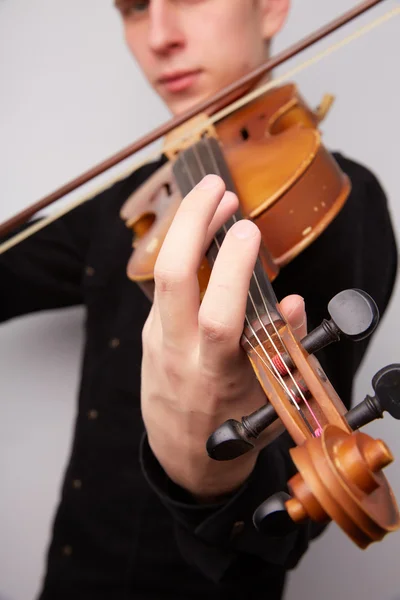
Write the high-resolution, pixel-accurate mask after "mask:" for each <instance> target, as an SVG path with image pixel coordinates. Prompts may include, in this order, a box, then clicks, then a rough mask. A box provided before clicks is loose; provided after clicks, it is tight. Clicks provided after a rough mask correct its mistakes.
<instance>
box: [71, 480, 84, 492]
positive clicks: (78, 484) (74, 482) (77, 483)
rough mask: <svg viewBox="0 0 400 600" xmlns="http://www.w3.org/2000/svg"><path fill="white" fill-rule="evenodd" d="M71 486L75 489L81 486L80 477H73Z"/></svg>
mask: <svg viewBox="0 0 400 600" xmlns="http://www.w3.org/2000/svg"><path fill="white" fill-rule="evenodd" d="M72 487H74V488H75V489H76V490H80V489H81V487H82V481H81V480H80V479H74V481H73V482H72Z"/></svg>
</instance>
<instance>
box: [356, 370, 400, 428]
mask: <svg viewBox="0 0 400 600" xmlns="http://www.w3.org/2000/svg"><path fill="white" fill-rule="evenodd" d="M372 387H373V389H374V392H375V396H369V395H367V396H366V397H365V399H364V400H363V401H362V402H360V404H357V406H355V407H354V408H352V409H351V410H349V411H348V413H347V414H346V420H347V422H348V424H349V425H350V427H351V428H352V429H353V430H356V429H359V428H360V427H363V426H364V425H367V424H368V423H371V422H372V421H375V419H382V418H383V413H384V412H388V413H389V414H390V415H391V416H392V417H393V418H394V419H399V420H400V364H392V365H388V366H387V367H384V368H383V369H381V370H380V371H378V372H377V373H376V374H375V375H374V377H373V379H372Z"/></svg>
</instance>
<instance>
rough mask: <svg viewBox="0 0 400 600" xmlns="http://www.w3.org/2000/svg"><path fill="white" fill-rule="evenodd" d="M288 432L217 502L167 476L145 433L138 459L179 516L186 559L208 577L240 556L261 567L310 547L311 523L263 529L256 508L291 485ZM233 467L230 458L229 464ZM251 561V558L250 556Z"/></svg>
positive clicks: (288, 563)
mask: <svg viewBox="0 0 400 600" xmlns="http://www.w3.org/2000/svg"><path fill="white" fill-rule="evenodd" d="M292 445H293V443H292V442H291V440H290V438H289V436H288V435H286V434H282V435H281V436H280V437H279V438H278V439H277V440H275V441H274V442H272V444H270V445H269V446H267V447H266V448H264V449H263V450H262V451H261V452H260V454H259V458H258V461H257V463H256V466H255V468H254V470H253V472H252V474H251V476H250V477H249V478H248V480H247V481H246V482H245V483H244V484H243V485H242V486H241V488H240V489H239V490H237V491H236V492H235V493H234V494H233V495H232V496H231V497H230V498H228V499H227V500H225V501H222V502H220V503H216V504H208V505H204V504H197V503H196V501H195V500H194V499H193V497H192V496H191V495H190V494H189V493H188V492H187V491H186V490H184V489H183V488H181V487H179V486H178V485H176V484H175V483H174V482H172V481H171V479H169V477H168V476H167V474H166V473H165V471H164V470H163V468H162V467H161V465H160V463H159V462H158V460H157V459H156V457H155V456H154V454H153V452H152V450H151V448H150V446H149V443H148V439H147V434H146V433H145V434H144V435H143V438H142V440H141V445H140V462H141V467H142V471H143V474H144V476H145V478H146V480H147V482H148V484H149V485H150V487H151V488H152V489H153V491H154V492H155V493H156V494H157V496H158V497H159V498H160V500H161V502H162V503H163V504H164V506H165V507H166V508H167V509H168V511H169V512H170V514H171V515H172V517H173V519H174V520H175V525H176V533H177V541H178V544H179V546H180V549H181V552H182V554H183V556H184V557H185V559H186V560H187V561H188V562H190V563H191V564H193V565H195V566H197V567H198V568H199V569H200V570H201V571H202V572H203V573H204V574H205V575H206V576H207V577H209V578H211V579H213V580H214V581H221V579H222V577H223V576H224V574H226V573H227V572H228V571H229V570H231V569H232V568H233V567H234V568H237V565H238V559H239V558H240V562H242V563H243V564H244V563H245V562H246V561H243V557H244V556H246V560H247V564H249V560H248V559H249V558H251V559H252V560H253V562H254V565H258V566H259V567H260V568H263V569H265V566H266V565H269V566H270V567H273V568H274V570H275V571H276V569H279V568H282V570H286V569H288V568H293V567H294V566H295V565H296V564H297V563H298V560H299V559H300V557H301V556H302V554H303V553H304V552H305V550H306V548H307V547H308V542H309V539H310V537H311V536H312V535H311V531H310V525H309V524H301V525H298V526H297V527H296V529H295V530H294V531H292V532H290V533H288V534H285V535H282V536H280V537H272V536H266V535H263V534H262V533H259V532H258V531H257V529H256V528H255V526H254V524H253V513H254V511H255V510H256V508H257V507H258V506H259V505H260V504H261V503H262V502H263V501H264V500H266V499H267V498H268V497H269V496H271V495H272V494H274V493H275V492H278V491H287V481H288V479H290V477H292V475H293V474H294V473H295V472H296V470H295V467H294V465H293V463H292V461H291V458H290V455H289V448H290V446H292ZM227 468H229V464H227ZM250 562H251V561H250Z"/></svg>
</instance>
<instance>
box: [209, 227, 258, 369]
mask: <svg viewBox="0 0 400 600" xmlns="http://www.w3.org/2000/svg"><path fill="white" fill-rule="evenodd" d="M260 241H261V234H260V231H259V229H258V228H257V227H256V225H254V223H252V222H251V221H248V220H242V221H239V222H238V223H236V224H235V225H233V226H232V227H231V228H230V230H229V231H228V233H227V235H226V238H225V240H224V242H223V244H222V246H221V248H220V251H219V253H218V256H217V259H216V261H215V264H214V267H213V270H212V272H211V277H210V281H209V284H208V287H207V290H206V293H205V296H204V298H203V302H202V305H201V308H200V311H199V333H200V356H201V360H202V364H203V365H204V366H205V367H206V368H208V369H211V370H213V371H215V370H218V369H220V368H223V367H224V366H225V365H226V364H227V363H228V362H229V361H230V360H232V358H233V357H234V356H235V355H238V352H239V349H240V338H241V335H242V333H243V327H244V321H245V313H246V303H247V295H248V289H249V284H250V278H251V276H252V273H253V269H254V265H255V262H256V259H257V255H258V251H259V247H260Z"/></svg>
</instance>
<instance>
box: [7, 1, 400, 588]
mask: <svg viewBox="0 0 400 600" xmlns="http://www.w3.org/2000/svg"><path fill="white" fill-rule="evenodd" d="M116 4H117V8H118V9H119V10H120V12H121V16H122V19H123V23H124V26H125V35H126V40H127V43H128V46H129V47H130V49H131V51H132V53H133V55H134V56H135V58H136V59H137V61H138V63H139V64H140V66H141V68H142V69H143V71H144V73H145V74H146V76H147V78H148V80H149V81H150V83H151V84H152V85H153V87H154V88H155V90H156V92H157V93H159V94H160V95H161V97H162V98H163V99H164V101H165V102H166V103H167V105H168V106H169V108H170V109H171V112H172V113H174V114H179V113H181V112H182V111H183V110H186V109H187V108H189V107H190V106H192V105H193V104H194V103H197V102H199V101H200V100H202V99H203V98H205V97H207V96H208V95H210V94H212V93H214V92H215V91H216V90H217V89H219V88H220V87H222V86H224V85H225V84H227V83H229V82H230V81H232V80H235V79H237V78H238V77H240V76H241V75H243V74H244V73H245V72H247V71H248V70H249V69H252V68H254V67H255V66H257V65H258V64H260V63H261V62H263V61H264V60H265V59H266V58H267V56H268V52H269V45H270V41H271V39H272V38H273V37H274V35H275V34H276V33H277V32H278V31H279V30H280V29H281V27H282V26H283V24H284V21H285V17H286V15H287V12H288V10H289V3H288V0H150V1H149V2H148V1H147V2H146V1H139V0H118V1H117V3H116ZM337 160H338V161H339V163H340V165H341V167H342V168H343V170H345V171H346V172H347V173H348V174H349V176H350V177H351V180H352V184H353V191H352V194H351V197H350V198H349V200H348V201H347V203H346V205H345V207H344V208H343V210H342V211H341V213H340V214H339V216H338V217H337V218H336V219H335V221H334V222H333V223H332V224H331V226H330V227H329V228H328V229H327V230H326V231H325V232H324V233H323V234H322V235H321V236H320V237H319V238H318V240H317V241H316V242H315V243H314V244H312V245H311V246H310V247H309V248H308V249H307V250H306V251H304V252H303V253H302V254H301V255H300V256H299V257H298V258H297V259H296V260H295V261H293V262H292V263H291V264H290V265H289V266H288V267H286V268H285V269H284V271H283V272H282V273H281V274H280V275H279V277H278V278H277V281H276V284H275V286H274V287H275V290H276V292H277V296H278V298H280V299H281V298H284V297H285V296H288V295H289V294H292V293H293V292H296V294H300V296H289V297H287V298H285V300H284V302H283V303H282V305H283V310H284V312H285V314H286V316H287V317H288V319H289V320H290V322H291V324H292V327H293V328H294V329H297V332H298V333H299V335H302V334H304V332H305V312H304V301H303V300H302V297H303V298H304V299H305V300H306V306H307V315H308V320H309V326H310V327H314V326H315V325H317V324H318V323H319V322H320V321H321V320H322V318H324V317H325V316H326V314H325V311H326V304H327V302H328V301H329V299H330V298H331V297H332V296H333V295H334V294H335V293H337V292H338V291H340V290H341V289H344V288H348V287H358V288H362V289H365V290H366V291H367V292H369V293H370V294H371V295H372V296H373V297H374V298H375V300H376V302H377V304H378V306H379V308H380V311H381V314H382V313H383V312H384V310H385V308H386V306H387V303H388V301H389V298H390V295H391V291H392V288H393V282H394V277H395V270H396V248H395V242H394V238H393V232H392V228H391V223H390V218H389V214H388V210H387V206H386V200H385V197H384V194H383V192H382V189H381V188H380V185H379V183H378V182H377V180H376V178H375V177H374V176H373V175H372V174H371V173H370V172H369V171H367V170H366V169H365V168H364V167H361V166H359V165H357V164H356V163H354V162H352V161H350V160H348V159H346V158H344V157H342V156H339V155H337ZM161 163H162V161H160V162H159V163H156V164H152V165H147V166H145V167H143V168H142V169H140V170H139V171H138V172H136V173H134V174H132V175H131V176H130V177H128V178H127V179H125V180H124V181H122V182H119V183H117V184H116V185H114V186H113V187H112V188H110V189H108V190H107V191H105V192H103V193H102V194H101V195H100V196H99V197H97V198H95V199H93V200H92V201H90V202H88V203H87V204H85V205H83V206H82V207H80V208H78V209H76V210H74V211H73V212H72V213H70V214H69V215H66V216H65V217H63V218H62V219H60V220H59V221H58V222H56V223H54V224H52V225H51V226H49V227H48V228H46V229H44V230H43V231H42V232H41V233H39V234H38V235H36V236H34V237H32V238H31V239H30V240H29V241H26V242H24V243H22V244H20V245H19V246H18V247H16V248H14V249H13V250H10V251H9V252H8V253H7V254H5V255H4V256H3V257H1V261H0V275H1V281H2V286H3V288H2V294H1V300H0V303H1V304H0V310H1V312H0V316H1V319H2V320H3V321H5V320H6V319H10V318H12V317H16V316H18V315H21V314H25V313H27V312H33V311H38V310H44V309H50V308H59V307H63V306H70V305H73V304H82V303H83V304H85V306H86V308H87V321H86V343H85V354H84V360H83V366H82V386H81V391H80V396H79V406H78V412H77V419H76V430H75V437H74V444H73V449H72V455H71V459H70V462H69V465H68V468H67V471H66V474H65V480H64V485H63V490H62V499H61V502H60V506H59V508H58V511H57V514H56V518H55V522H54V531H53V538H52V542H51V545H50V548H49V554H48V563H47V572H46V577H45V580H44V582H43V589H42V592H41V595H40V599H41V600H64V599H67V598H68V599H70V598H74V600H87V599H92V598H95V599H96V600H102V599H103V598H104V599H105V598H107V599H109V598H112V599H113V600H114V599H115V600H125V599H128V598H138V599H145V600H153V599H154V600H155V599H157V600H162V599H163V598H174V599H180V598H182V600H183V599H184V600H191V599H197V598H210V599H214V598H215V599H217V598H218V599H221V598H230V599H235V598H242V597H243V596H244V595H245V596H246V597H248V598H251V597H256V594H257V597H258V596H259V593H260V592H259V591H258V588H259V586H260V585H262V586H263V588H264V594H265V596H266V597H267V598H269V600H275V599H278V598H281V597H282V593H283V587H284V580H285V573H286V571H287V570H288V569H291V568H293V567H294V566H295V565H296V564H297V563H298V561H299V560H300V558H301V556H302V554H303V553H304V552H305V550H306V548H307V546H308V543H309V541H310V539H311V538H312V537H313V536H315V535H317V534H318V532H319V531H320V530H319V529H318V528H316V527H311V526H310V525H309V524H306V525H301V526H299V527H297V529H296V530H295V531H294V532H291V533H290V534H285V533H284V532H282V535H281V536H278V537H274V538H272V537H266V536H261V535H260V534H259V533H258V532H257V531H256V530H255V528H254V527H253V525H252V523H251V517H252V514H253V512H254V510H255V508H257V506H258V505H259V504H260V503H261V502H262V501H263V500H264V499H265V498H266V497H267V496H269V495H270V494H272V493H274V492H276V491H281V490H283V489H285V486H286V482H287V480H288V479H289V478H290V477H291V475H292V474H293V473H294V468H293V465H292V463H291V461H290V458H289V453H288V449H289V446H290V440H288V438H287V436H281V437H280V438H278V439H277V440H276V441H275V442H274V443H272V444H271V445H269V446H268V447H267V448H265V449H264V450H262V451H260V452H258V451H257V452H254V453H249V454H247V455H245V456H244V457H243V458H241V459H239V460H238V461H235V462H234V463H229V464H225V463H223V464H221V463H217V462H213V461H211V460H210V459H209V458H208V457H207V455H206V453H205V451H204V443H205V440H206V439H207V437H208V435H209V433H210V432H211V431H213V430H214V429H215V427H216V426H217V425H219V424H220V423H221V422H223V421H224V420H226V419H227V418H230V417H232V416H234V415H239V414H248V413H249V412H251V411H252V410H253V409H254V408H257V407H259V406H261V404H262V403H263V395H262V393H261V391H260V388H259V386H258V383H257V381H256V380H255V378H254V376H253V374H252V371H251V369H250V367H249V364H248V362H247V360H246V359H245V357H244V356H243V354H242V353H241V352H240V350H239V339H240V334H241V331H242V328H243V318H244V303H245V299H246V294H247V286H248V281H249V277H250V273H251V271H252V269H253V266H254V261H255V258H256V255H257V251H258V247H259V241H260V239H259V232H258V230H257V228H256V227H255V226H254V225H253V224H251V223H246V222H239V223H238V224H237V225H235V226H234V227H233V228H232V229H231V231H230V233H229V235H228V236H227V238H226V240H225V242H224V244H223V246H222V248H221V250H220V253H219V255H218V258H217V261H216V263H215V267H214V269H213V275H212V279H211V281H210V285H209V287H208V289H207V292H206V295H205V297H204V300H203V302H202V304H201V307H200V305H199V299H198V292H197V286H196V272H197V265H198V263H199V260H200V258H201V256H202V254H203V253H204V250H205V248H206V246H207V240H209V239H210V236H211V235H212V233H213V232H214V231H215V230H216V228H218V226H219V225H220V224H221V223H223V222H224V220H225V219H227V218H228V217H229V215H230V214H232V212H233V211H234V209H235V207H236V202H237V199H236V198H235V197H234V196H233V195H232V194H229V193H224V186H223V183H222V181H221V180H220V179H219V178H218V177H215V176H212V175H211V176H209V177H207V178H206V179H205V180H203V181H202V182H201V183H200V184H199V186H197V187H196V189H194V190H193V191H192V192H191V193H190V194H189V195H188V196H187V197H186V198H185V199H184V201H183V203H182V205H181V207H180V209H179V211H178V213H177V216H176V218H175V220H174V222H173V225H172V227H171V229H170V231H169V233H168V236H167V239H166V241H165V243H164V245H163V248H162V250H161V252H160V255H159V258H158V261H157V267H156V273H155V279H156V296H155V302H154V304H153V306H152V307H150V304H149V302H148V301H147V300H146V298H145V297H144V296H143V294H142V292H141V291H140V290H139V289H138V288H137V286H136V285H135V284H133V283H132V282H131V281H129V280H128V278H127V276H126V265H127V261H128V259H129V256H130V254H131V251H132V249H131V235H130V233H129V231H128V230H127V229H126V228H125V226H124V223H123V222H122V221H121V219H120V216H119V212H120V209H121V206H122V205H123V203H124V202H125V201H126V199H127V198H128V196H129V195H130V194H131V193H132V192H133V191H134V190H135V189H136V188H137V187H138V186H139V185H140V184H141V183H142V182H144V181H145V180H146V179H147V178H148V177H149V176H150V175H151V174H152V173H154V172H155V170H156V169H157V168H158V167H159V166H160V165H161ZM189 215H190V216H189ZM371 239H374V242H375V243H374V250H373V251H372V249H371V244H370V240H371ZM339 240H340V244H339ZM377 248H378V250H376V249H377ZM21 289H23V290H24V293H23V294H21V291H20V290H21ZM217 293H218V302H216V301H215V300H216V295H217ZM149 311H150V312H149ZM143 326H144V329H143ZM142 330H143V332H142ZM142 340H143V361H142ZM366 345H367V342H362V343H359V344H358V345H352V344H350V343H346V342H341V344H340V345H336V346H335V345H333V346H332V347H329V348H328V349H326V351H325V352H323V353H321V356H320V358H321V361H322V362H323V366H324V367H325V369H326V370H327V372H328V375H329V376H330V378H331V380H332V382H333V384H334V386H335V387H336V389H337V391H338V393H339V395H340V396H341V397H342V399H343V400H344V402H345V403H346V404H347V405H349V404H350V398H351V390H352V382H353V378H354V374H355V372H356V369H357V367H358V365H359V364H360V361H361V358H362V356H363V354H364V352H365V349H366ZM143 421H144V423H143ZM144 426H145V427H144ZM145 430H146V433H145V434H144V431H145Z"/></svg>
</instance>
